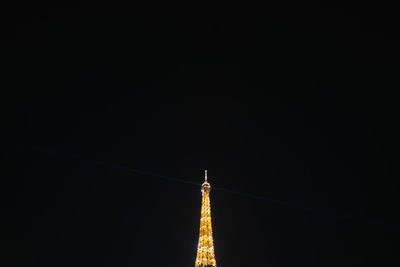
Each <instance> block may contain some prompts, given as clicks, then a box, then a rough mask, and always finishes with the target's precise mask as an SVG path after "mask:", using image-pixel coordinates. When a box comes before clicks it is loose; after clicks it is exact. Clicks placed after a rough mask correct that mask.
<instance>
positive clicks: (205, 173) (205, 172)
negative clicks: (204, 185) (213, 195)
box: [204, 170, 207, 182]
mask: <svg viewBox="0 0 400 267" xmlns="http://www.w3.org/2000/svg"><path fill="white" fill-rule="evenodd" d="M204 180H205V181H206V182H207V170H204Z"/></svg>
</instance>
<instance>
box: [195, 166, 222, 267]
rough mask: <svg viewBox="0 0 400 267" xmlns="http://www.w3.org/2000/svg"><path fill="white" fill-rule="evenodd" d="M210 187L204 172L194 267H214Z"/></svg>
mask: <svg viewBox="0 0 400 267" xmlns="http://www.w3.org/2000/svg"><path fill="white" fill-rule="evenodd" d="M210 191H211V185H210V184H209V183H208V181H207V170H205V177H204V183H203V184H202V186H201V192H202V199H201V218H200V233H199V244H198V246H197V257H196V263H195V267H216V266H217V263H216V261H215V254H214V241H213V236H212V227H211V205H210Z"/></svg>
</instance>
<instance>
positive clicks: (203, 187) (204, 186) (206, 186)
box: [201, 170, 211, 193]
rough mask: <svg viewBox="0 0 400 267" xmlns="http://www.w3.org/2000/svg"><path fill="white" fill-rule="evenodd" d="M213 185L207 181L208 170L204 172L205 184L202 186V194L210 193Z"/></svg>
mask: <svg viewBox="0 0 400 267" xmlns="http://www.w3.org/2000/svg"><path fill="white" fill-rule="evenodd" d="M210 190H211V185H210V183H209V182H208V181H207V170H205V171H204V183H203V184H202V185H201V192H203V193H204V192H210Z"/></svg>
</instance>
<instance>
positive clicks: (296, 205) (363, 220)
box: [32, 145, 399, 231]
mask: <svg viewBox="0 0 400 267" xmlns="http://www.w3.org/2000/svg"><path fill="white" fill-rule="evenodd" d="M32 149H33V150H34V151H37V152H41V153H46V154H48V155H51V156H56V157H61V158H69V159H75V160H78V161H80V162H84V163H87V164H92V165H97V166H103V167H108V168H112V169H117V170H120V171H125V172H131V173H136V174H142V175H147V176H149V177H157V178H161V179H164V180H168V181H173V182H179V183H184V184H190V185H194V186H199V187H200V186H201V183H196V182H192V181H190V180H187V179H182V178H177V177H172V176H167V175H162V174H158V173H154V172H151V171H145V170H139V169H135V168H131V167H127V166H123V165H120V164H116V163H111V162H107V161H101V160H96V159H91V158H87V157H83V156H80V155H74V154H69V153H65V152H60V151H54V150H50V149H47V148H44V147H41V146H37V145H35V146H32ZM213 190H215V191H221V192H227V193H230V194H234V195H238V196H242V197H247V198H252V199H256V200H260V201H264V202H268V203H271V204H275V205H280V206H286V207H290V208H295V209H299V210H303V211H306V212H312V213H317V214H320V215H325V216H332V217H338V218H342V219H346V220H350V221H354V222H359V223H365V224H370V225H375V226H380V227H385V228H389V229H392V230H396V231H397V230H398V229H399V228H398V226H397V225H389V224H387V223H385V222H382V221H376V220H371V219H369V218H366V217H360V216H354V215H347V214H342V213H338V212H335V211H331V210H326V209H321V208H315V207H311V206H306V205H303V204H300V203H296V202H290V201H282V200H277V199H271V198H268V197H265V196H260V195H255V194H250V193H245V192H241V191H236V190H231V189H227V188H223V187H213Z"/></svg>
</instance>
